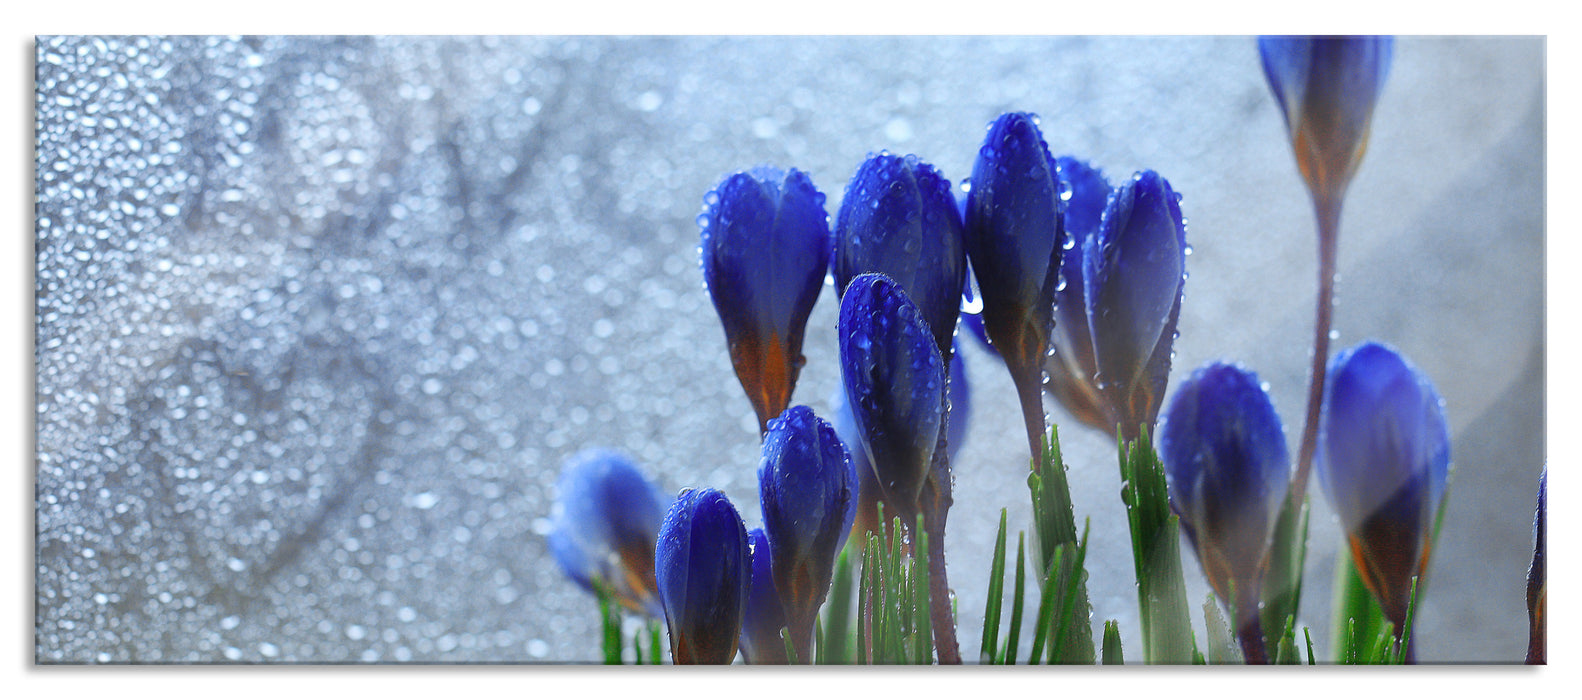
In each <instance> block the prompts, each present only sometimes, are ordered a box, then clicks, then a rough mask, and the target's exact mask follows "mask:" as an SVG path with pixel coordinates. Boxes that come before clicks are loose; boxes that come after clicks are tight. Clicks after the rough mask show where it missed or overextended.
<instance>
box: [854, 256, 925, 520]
mask: <svg viewBox="0 0 1582 700" xmlns="http://www.w3.org/2000/svg"><path fill="white" fill-rule="evenodd" d="M838 336H839V343H840V364H841V375H842V381H843V382H844V384H845V387H846V402H847V403H848V404H849V405H850V406H851V409H852V416H853V418H855V419H856V423H857V429H858V433H859V434H860V435H861V436H862V444H863V449H865V450H866V451H867V453H868V461H869V462H870V463H871V464H872V465H873V471H874V476H875V477H877V478H878V481H879V488H880V491H881V492H882V494H883V496H884V501H885V503H887V504H888V505H890V506H892V507H894V509H895V510H894V511H893V512H895V513H896V514H898V515H900V516H901V517H902V522H904V523H912V522H913V521H914V519H915V518H916V515H917V508H918V496H919V494H920V493H921V491H922V489H923V483H924V481H925V480H926V479H927V478H928V476H929V467H930V466H931V464H932V462H933V457H934V450H935V448H936V446H937V445H938V443H939V430H940V425H941V423H942V421H943V420H944V414H945V363H944V362H943V360H942V359H941V358H940V355H939V349H938V347H936V346H935V344H934V336H933V334H932V333H931V332H930V331H929V329H928V324H927V323H925V322H924V321H923V318H922V314H921V312H919V311H918V309H917V306H915V305H914V304H913V303H912V301H911V300H910V299H908V298H907V296H906V293H905V292H903V291H901V287H900V286H899V285H897V284H896V283H895V282H894V281H893V280H891V279H890V278H889V277H886V276H884V275H880V274H876V273H868V274H863V275H858V276H857V278H856V279H854V280H852V282H851V284H850V285H849V286H847V287H846V294H845V296H843V297H842V298H841V304H840V320H839V324H838Z"/></svg>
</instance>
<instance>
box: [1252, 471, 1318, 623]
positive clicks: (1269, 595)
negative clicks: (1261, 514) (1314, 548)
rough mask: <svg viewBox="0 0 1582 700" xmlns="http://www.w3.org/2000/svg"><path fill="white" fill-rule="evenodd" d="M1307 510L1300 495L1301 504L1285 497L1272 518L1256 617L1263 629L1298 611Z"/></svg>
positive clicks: (1281, 621)
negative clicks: (1259, 603) (1273, 518)
mask: <svg viewBox="0 0 1582 700" xmlns="http://www.w3.org/2000/svg"><path fill="white" fill-rule="evenodd" d="M1310 512H1311V507H1310V506H1309V499H1308V498H1306V497H1304V498H1303V499H1302V502H1301V503H1292V502H1291V501H1290V500H1289V499H1287V500H1286V501H1285V502H1284V503H1283V504H1282V507H1281V509H1280V515H1279V516H1278V518H1277V519H1276V520H1275V528H1274V535H1273V537H1272V539H1271V540H1270V551H1269V570H1268V573H1266V574H1265V575H1264V578H1263V596H1262V597H1263V609H1262V611H1261V613H1260V617H1261V622H1262V623H1263V628H1264V629H1265V630H1276V629H1280V627H1281V625H1283V624H1284V622H1285V620H1286V619H1287V618H1294V617H1298V613H1299V612H1300V608H1301V604H1302V582H1303V570H1304V568H1303V567H1304V565H1305V563H1306V560H1307V537H1308V518H1309V516H1310Z"/></svg>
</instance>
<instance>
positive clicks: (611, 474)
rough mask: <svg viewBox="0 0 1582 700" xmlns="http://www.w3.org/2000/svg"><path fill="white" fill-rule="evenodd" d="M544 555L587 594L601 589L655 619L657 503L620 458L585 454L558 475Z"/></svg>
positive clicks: (601, 452) (660, 513) (660, 510)
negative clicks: (547, 546) (552, 556)
mask: <svg viewBox="0 0 1582 700" xmlns="http://www.w3.org/2000/svg"><path fill="white" fill-rule="evenodd" d="M557 490H558V495H557V500H556V501H555V512H554V514H553V515H552V522H553V529H552V530H551V531H550V533H549V537H548V540H549V550H550V552H551V553H552V554H553V555H554V557H555V561H556V562H557V563H559V564H560V568H561V570H562V571H564V572H565V573H566V576H568V577H569V578H571V580H572V581H574V582H576V583H577V585H579V586H581V587H583V588H585V589H587V590H589V591H594V590H596V588H599V587H602V588H604V589H606V590H607V591H608V592H609V594H610V595H611V596H612V597H614V599H615V600H616V601H618V602H619V603H620V604H621V605H623V606H625V607H627V608H629V609H631V610H632V611H634V612H639V613H644V614H647V615H650V616H653V617H659V616H660V615H661V614H662V613H663V611H662V610H661V609H660V606H659V600H658V598H657V597H655V583H654V569H653V561H654V540H655V538H656V537H657V536H658V533H659V523H660V520H661V519H662V518H663V517H664V514H665V506H664V505H663V504H664V498H663V496H662V495H661V494H660V492H659V490H658V489H657V488H655V487H654V485H653V483H651V482H650V481H649V480H648V479H647V478H646V477H644V476H643V474H642V472H640V471H638V469H637V467H636V466H635V465H633V464H632V462H631V461H630V460H629V459H627V458H626V457H625V456H624V455H622V454H620V453H619V452H615V451H613V450H606V449H590V450H584V451H582V452H579V453H577V454H575V455H572V456H571V457H570V458H568V459H567V460H566V461H565V463H564V465H563V466H562V467H561V471H560V481H559V482H558V484H557Z"/></svg>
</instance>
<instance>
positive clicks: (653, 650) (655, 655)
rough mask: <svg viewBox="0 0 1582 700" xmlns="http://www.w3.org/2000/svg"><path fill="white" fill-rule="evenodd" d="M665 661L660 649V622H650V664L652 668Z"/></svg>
mask: <svg viewBox="0 0 1582 700" xmlns="http://www.w3.org/2000/svg"><path fill="white" fill-rule="evenodd" d="M663 660H664V657H663V656H662V655H661V652H660V649H659V621H657V620H654V621H650V622H649V623H648V663H649V665H652V666H658V665H659V664H660V663H661V662H662V661H663Z"/></svg>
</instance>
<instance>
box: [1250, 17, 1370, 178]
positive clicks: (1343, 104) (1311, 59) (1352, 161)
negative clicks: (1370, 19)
mask: <svg viewBox="0 0 1582 700" xmlns="http://www.w3.org/2000/svg"><path fill="white" fill-rule="evenodd" d="M1394 51H1395V40H1394V38H1393V37H1387V36H1383V37H1380V36H1340V37H1308V36H1266V37H1259V39H1258V53H1259V54H1260V56H1261V57H1262V59H1263V72H1264V75H1265V76H1266V77H1267V78H1268V79H1269V87H1270V88H1271V89H1273V91H1274V96H1275V99H1277V100H1278V101H1279V103H1280V110H1281V113H1282V114H1283V116H1284V117H1285V126H1286V131H1287V132H1289V133H1290V135H1291V147H1292V149H1293V150H1295V151H1296V162H1297V167H1299V168H1300V169H1301V171H1302V177H1303V178H1304V179H1306V180H1307V186H1308V189H1309V190H1310V191H1311V192H1312V193H1313V198H1314V199H1315V200H1318V201H1320V202H1325V201H1330V202H1338V201H1339V200H1340V199H1341V197H1343V196H1344V195H1345V193H1346V187H1347V185H1349V184H1350V183H1351V177H1352V175H1353V174H1355V173H1356V171H1357V165H1358V164H1359V163H1361V162H1362V155H1363V153H1364V152H1365V151H1367V148H1368V132H1369V130H1370V128H1371V123H1372V120H1373V108H1374V105H1376V104H1377V103H1378V101H1379V94H1380V92H1382V91H1383V89H1384V81H1385V78H1386V77H1388V76H1389V73H1390V58H1391V56H1392V55H1393V54H1394Z"/></svg>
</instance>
